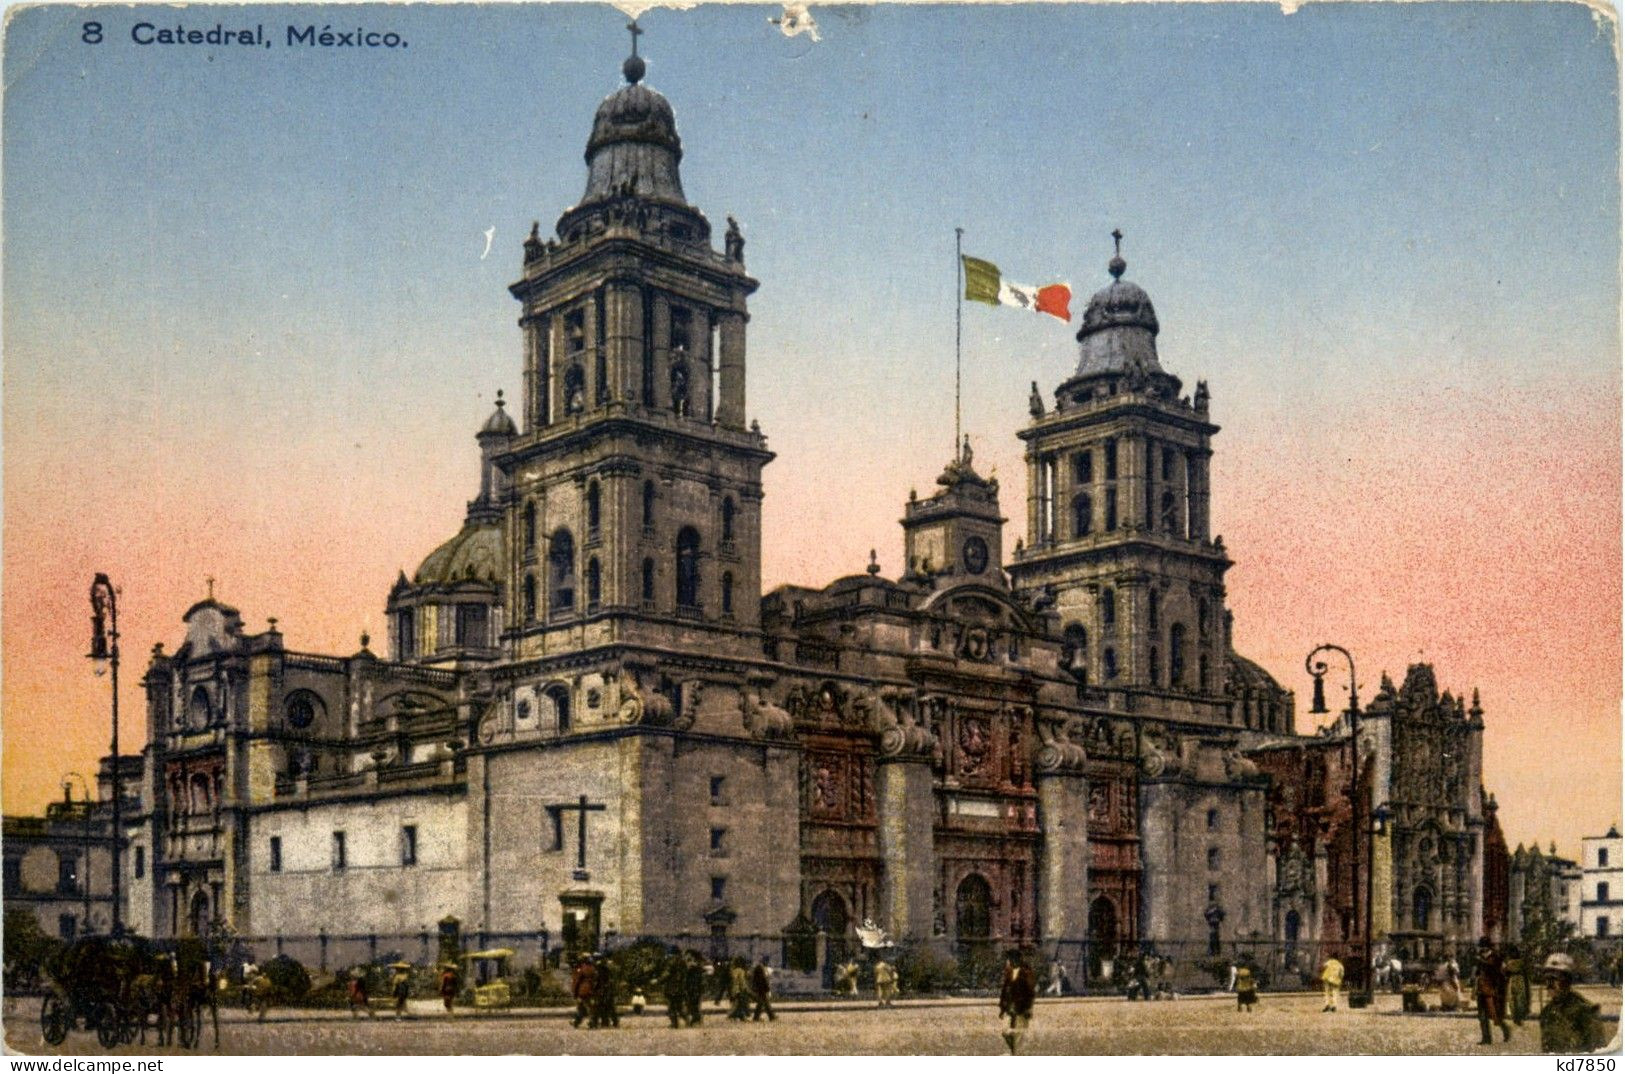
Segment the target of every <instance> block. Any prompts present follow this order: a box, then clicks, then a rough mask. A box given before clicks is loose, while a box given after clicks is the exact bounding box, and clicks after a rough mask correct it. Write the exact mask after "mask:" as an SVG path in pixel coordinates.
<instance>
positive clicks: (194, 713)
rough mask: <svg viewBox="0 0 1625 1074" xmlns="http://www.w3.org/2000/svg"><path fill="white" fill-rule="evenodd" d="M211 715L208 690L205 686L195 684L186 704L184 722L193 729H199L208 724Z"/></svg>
mask: <svg viewBox="0 0 1625 1074" xmlns="http://www.w3.org/2000/svg"><path fill="white" fill-rule="evenodd" d="M212 716H213V712H212V710H211V706H210V705H209V690H208V688H207V687H205V686H197V687H194V688H193V690H192V700H191V702H190V703H189V704H188V705H187V706H186V724H187V726H188V727H189V728H191V729H192V730H193V731H201V730H203V729H204V728H205V727H208V726H209V720H210V719H211V717H212Z"/></svg>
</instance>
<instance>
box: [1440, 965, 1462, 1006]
mask: <svg viewBox="0 0 1625 1074" xmlns="http://www.w3.org/2000/svg"><path fill="white" fill-rule="evenodd" d="M1439 1009H1440V1010H1441V1011H1459V1010H1460V1009H1461V973H1460V971H1458V970H1457V969H1456V964H1455V962H1454V961H1450V962H1446V963H1444V964H1443V965H1442V966H1440V967H1439Z"/></svg>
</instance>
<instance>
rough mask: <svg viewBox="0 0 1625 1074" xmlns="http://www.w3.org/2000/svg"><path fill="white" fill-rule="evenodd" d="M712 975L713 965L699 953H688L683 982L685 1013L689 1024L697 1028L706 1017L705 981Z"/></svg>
mask: <svg viewBox="0 0 1625 1074" xmlns="http://www.w3.org/2000/svg"><path fill="white" fill-rule="evenodd" d="M710 975H711V963H709V962H707V961H706V960H705V956H704V955H702V954H700V953H699V952H698V951H694V950H690V951H689V953H688V965H687V975H686V977H685V980H684V982H683V1012H684V1015H685V1017H687V1018H688V1024H689V1025H691V1026H697V1025H699V1024H700V1022H701V1020H702V1019H703V1018H704V1017H705V1012H704V1011H703V1010H701V1009H700V1008H701V1004H703V1003H704V1002H705V979H706V978H707V977H709V976H710Z"/></svg>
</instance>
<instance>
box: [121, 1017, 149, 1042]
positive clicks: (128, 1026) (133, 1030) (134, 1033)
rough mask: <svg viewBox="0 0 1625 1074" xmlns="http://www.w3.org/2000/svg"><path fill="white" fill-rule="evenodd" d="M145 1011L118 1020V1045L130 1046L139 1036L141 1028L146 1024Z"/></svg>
mask: <svg viewBox="0 0 1625 1074" xmlns="http://www.w3.org/2000/svg"><path fill="white" fill-rule="evenodd" d="M146 1021H147V1015H146V1012H145V1011H140V1012H136V1013H131V1014H126V1015H125V1016H124V1017H123V1018H121V1019H120V1020H119V1024H118V1039H119V1043H120V1044H132V1043H134V1042H135V1038H136V1037H138V1036H140V1035H141V1028H142V1026H143V1025H145V1024H146Z"/></svg>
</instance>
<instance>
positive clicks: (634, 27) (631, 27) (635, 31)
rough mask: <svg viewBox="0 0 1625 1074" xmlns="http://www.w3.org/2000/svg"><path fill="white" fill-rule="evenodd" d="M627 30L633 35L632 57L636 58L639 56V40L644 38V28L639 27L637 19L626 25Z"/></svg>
mask: <svg viewBox="0 0 1625 1074" xmlns="http://www.w3.org/2000/svg"><path fill="white" fill-rule="evenodd" d="M626 29H627V32H628V33H630V34H631V35H632V55H634V56H636V55H637V54H638V38H639V37H642V36H643V28H642V27H640V26H639V25H638V20H637V19H633V20H632V21H631V22H629V23H627V24H626Z"/></svg>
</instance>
